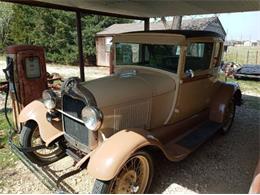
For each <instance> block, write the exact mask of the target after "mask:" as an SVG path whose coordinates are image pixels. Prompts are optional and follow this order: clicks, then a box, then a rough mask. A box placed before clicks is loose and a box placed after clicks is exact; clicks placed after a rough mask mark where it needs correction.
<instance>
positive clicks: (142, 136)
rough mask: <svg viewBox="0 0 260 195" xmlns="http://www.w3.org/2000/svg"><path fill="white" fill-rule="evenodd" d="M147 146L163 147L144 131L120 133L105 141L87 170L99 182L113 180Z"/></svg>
mask: <svg viewBox="0 0 260 195" xmlns="http://www.w3.org/2000/svg"><path fill="white" fill-rule="evenodd" d="M145 146H156V147H158V148H161V149H162V146H161V144H160V142H159V140H157V139H156V138H155V137H153V136H152V135H151V134H149V132H148V131H145V130H143V129H127V130H122V131H119V132H118V133H116V134H114V135H113V136H111V137H110V138H108V139H107V140H106V141H104V142H103V143H102V144H101V145H100V146H99V147H98V148H97V149H96V150H95V151H94V153H93V154H92V155H91V157H90V160H89V163H88V166H87V170H88V173H89V174H90V175H91V176H93V177H94V178H97V179H99V180H104V181H108V180H111V179H113V178H114V177H115V176H116V175H117V174H118V172H119V171H120V169H121V167H122V166H123V165H124V163H125V162H126V161H127V160H128V159H129V158H130V157H131V155H132V154H133V153H134V152H136V151H137V150H139V149H141V148H143V147H145Z"/></svg>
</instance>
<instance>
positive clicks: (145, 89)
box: [19, 33, 238, 180]
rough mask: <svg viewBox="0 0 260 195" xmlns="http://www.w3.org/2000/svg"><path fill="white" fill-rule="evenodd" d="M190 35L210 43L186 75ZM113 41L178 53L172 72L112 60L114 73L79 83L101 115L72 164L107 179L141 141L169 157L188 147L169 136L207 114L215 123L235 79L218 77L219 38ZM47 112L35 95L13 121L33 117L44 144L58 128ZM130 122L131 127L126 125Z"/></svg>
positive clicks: (156, 36) (152, 36)
mask: <svg viewBox="0 0 260 195" xmlns="http://www.w3.org/2000/svg"><path fill="white" fill-rule="evenodd" d="M196 41H202V42H213V43H214V49H213V55H212V59H211V64H210V68H209V69H208V70H206V71H202V72H195V76H194V77H193V78H187V77H186V76H185V74H184V64H185V56H186V53H185V52H186V50H187V45H188V44H189V43H191V42H196ZM113 42H114V43H117V42H124V43H127V42H134V43H154V44H156V43H160V44H173V43H176V44H179V45H180V46H181V50H180V53H181V54H180V56H181V57H180V59H179V65H178V71H177V73H176V74H174V73H170V72H167V71H163V70H159V69H153V68H146V67H138V66H115V74H113V75H111V76H108V77H105V78H100V79H96V80H92V81H88V82H85V83H82V86H84V87H86V88H87V89H88V90H89V91H90V92H91V93H92V94H93V95H94V97H95V98H96V102H97V107H98V108H99V109H100V110H101V111H102V112H103V115H104V118H103V124H102V127H101V128H100V129H99V131H98V146H97V148H96V149H94V150H93V151H92V152H91V153H89V154H88V155H87V156H86V157H85V158H83V159H82V160H81V161H80V162H78V165H77V166H81V165H82V164H83V163H84V162H87V161H88V160H89V162H88V166H87V170H88V172H89V173H90V174H91V175H92V176H93V177H95V178H97V179H100V180H111V179H112V178H113V177H114V176H115V175H116V174H117V173H118V171H119V170H120V168H121V167H122V165H123V164H124V163H125V162H126V161H127V159H128V158H129V157H130V156H131V155H132V154H133V153H134V152H136V151H137V150H139V149H141V148H144V147H157V148H159V149H160V150H161V151H162V152H163V153H164V154H165V156H166V157H167V158H168V159H169V160H172V161H178V160H182V159H183V158H185V157H186V156H187V155H189V154H190V153H191V152H192V151H191V150H187V149H186V148H183V147H181V146H179V145H177V144H175V143H174V141H176V140H178V139H180V138H181V137H183V136H185V135H187V134H188V133H190V132H192V131H193V129H194V128H193V127H194V125H195V124H197V123H198V122H199V121H203V120H206V119H208V118H209V119H210V120H211V121H215V122H219V123H221V122H222V121H223V114H224V111H225V107H226V106H227V104H228V101H229V100H230V99H231V98H233V97H234V94H235V93H236V92H237V90H238V89H237V87H236V86H235V85H232V84H226V83H223V82H220V81H218V70H219V64H220V59H221V53H222V50H223V48H222V47H223V41H222V40H221V39H219V38H214V37H196V38H185V36H183V35H179V34H163V33H142V34H140V33H131V34H125V35H118V36H116V37H115V38H114V40H113ZM216 44H219V47H218V48H219V51H218V52H219V54H218V62H217V64H214V54H215V53H216V52H217V51H216V49H217V47H216ZM132 69H134V70H135V71H136V76H135V77H131V78H124V77H121V73H122V72H124V71H129V70H132ZM126 86H127V88H126ZM202 91H203V93H202ZM190 94H193V95H192V96H191V95H190ZM47 112H48V110H47V109H46V108H45V107H44V105H43V104H42V103H41V102H40V101H34V102H32V103H31V104H29V105H28V106H27V107H25V109H24V110H23V111H22V112H21V114H20V116H19V121H20V122H23V123H24V122H26V121H28V120H34V121H36V122H37V123H38V124H39V129H40V135H41V138H42V139H43V141H44V142H45V143H46V145H49V144H50V143H52V142H53V141H54V140H56V139H57V138H58V137H61V136H62V135H63V132H62V128H61V122H60V121H58V122H57V123H56V124H50V123H49V122H48V121H47V119H46V117H45V116H46V113H47ZM57 124H58V125H57ZM131 125H132V126H135V128H130V127H131ZM171 142H172V144H171ZM166 143H170V144H167V145H166Z"/></svg>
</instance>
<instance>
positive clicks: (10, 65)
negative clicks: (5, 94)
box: [3, 56, 14, 82]
mask: <svg viewBox="0 0 260 195" xmlns="http://www.w3.org/2000/svg"><path fill="white" fill-rule="evenodd" d="M6 61H7V66H6V68H5V69H3V72H4V74H5V78H6V80H7V81H8V82H13V80H14V74H13V73H14V68H13V67H14V60H13V58H10V57H9V56H8V57H7V58H6Z"/></svg>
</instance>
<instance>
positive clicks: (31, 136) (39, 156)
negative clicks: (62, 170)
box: [20, 121, 65, 166]
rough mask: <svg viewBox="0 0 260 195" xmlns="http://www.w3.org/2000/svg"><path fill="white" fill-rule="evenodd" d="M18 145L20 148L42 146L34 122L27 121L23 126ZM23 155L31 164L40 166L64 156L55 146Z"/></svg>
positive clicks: (61, 150)
mask: <svg viewBox="0 0 260 195" xmlns="http://www.w3.org/2000/svg"><path fill="white" fill-rule="evenodd" d="M20 144H21V146H22V148H30V147H35V146H39V145H42V144H44V142H43V141H42V139H41V137H40V133H39V128H38V125H37V123H36V122H34V121H29V122H27V123H26V124H25V125H24V126H23V128H22V131H21V135H20ZM24 154H25V156H26V157H27V158H28V159H30V160H31V161H32V162H33V163H35V164H37V165H40V166H44V165H48V164H51V163H53V162H55V161H57V160H59V159H61V158H62V157H64V156H65V152H64V150H63V149H62V148H60V147H59V146H57V145H54V146H51V147H48V148H43V149H38V150H36V151H33V152H24Z"/></svg>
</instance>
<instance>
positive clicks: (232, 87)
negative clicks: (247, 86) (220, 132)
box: [209, 82, 242, 123]
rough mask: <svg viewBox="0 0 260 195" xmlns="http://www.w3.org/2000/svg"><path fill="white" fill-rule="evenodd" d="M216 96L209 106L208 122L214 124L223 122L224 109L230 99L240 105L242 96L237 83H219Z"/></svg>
mask: <svg viewBox="0 0 260 195" xmlns="http://www.w3.org/2000/svg"><path fill="white" fill-rule="evenodd" d="M217 84H218V85H219V87H218V89H217V91H216V94H215V96H214V98H213V100H212V102H211V105H210V116H209V118H210V120H211V121H215V122H219V123H221V122H223V119H224V112H225V108H226V107H227V105H228V103H229V101H230V99H232V98H234V101H235V104H236V105H241V103H242V94H241V91H240V88H239V85H238V84H237V83H224V82H219V83H217Z"/></svg>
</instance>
